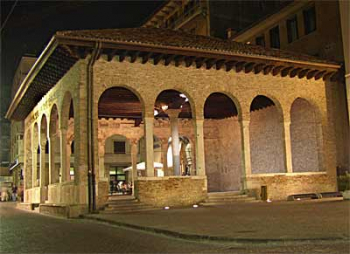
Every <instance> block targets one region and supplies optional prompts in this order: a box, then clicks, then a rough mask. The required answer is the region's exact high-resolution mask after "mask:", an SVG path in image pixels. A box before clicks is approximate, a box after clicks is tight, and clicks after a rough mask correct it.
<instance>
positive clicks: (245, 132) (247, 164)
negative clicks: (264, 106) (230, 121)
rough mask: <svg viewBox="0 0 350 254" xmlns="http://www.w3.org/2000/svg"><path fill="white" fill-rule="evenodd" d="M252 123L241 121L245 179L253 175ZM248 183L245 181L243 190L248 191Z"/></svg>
mask: <svg viewBox="0 0 350 254" xmlns="http://www.w3.org/2000/svg"><path fill="white" fill-rule="evenodd" d="M249 124H250V121H241V128H242V131H241V135H242V146H243V147H242V156H243V177H246V176H250V175H251V174H252V164H251V158H250V135H249ZM246 185H247V183H246V181H243V186H242V187H243V189H247V186H246Z"/></svg>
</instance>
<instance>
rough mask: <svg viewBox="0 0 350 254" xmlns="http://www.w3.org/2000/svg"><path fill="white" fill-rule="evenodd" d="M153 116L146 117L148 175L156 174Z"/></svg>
mask: <svg viewBox="0 0 350 254" xmlns="http://www.w3.org/2000/svg"><path fill="white" fill-rule="evenodd" d="M153 119H154V118H153V117H144V122H145V143H146V176H148V177H150V176H154V151H153Z"/></svg>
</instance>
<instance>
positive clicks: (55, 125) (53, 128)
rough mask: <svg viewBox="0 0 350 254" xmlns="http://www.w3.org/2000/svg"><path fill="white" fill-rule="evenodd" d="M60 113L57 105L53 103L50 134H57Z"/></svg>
mask: <svg viewBox="0 0 350 254" xmlns="http://www.w3.org/2000/svg"><path fill="white" fill-rule="evenodd" d="M58 124H59V115H58V109H57V105H56V104H53V105H52V107H51V111H50V122H49V136H50V137H51V136H52V135H54V134H56V133H57V132H58V128H59V126H58Z"/></svg>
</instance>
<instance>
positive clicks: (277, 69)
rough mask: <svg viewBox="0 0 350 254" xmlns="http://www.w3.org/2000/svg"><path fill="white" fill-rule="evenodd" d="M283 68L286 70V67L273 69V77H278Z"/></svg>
mask: <svg viewBox="0 0 350 254" xmlns="http://www.w3.org/2000/svg"><path fill="white" fill-rule="evenodd" d="M283 68H284V66H275V67H274V68H273V69H272V76H277V75H278V74H279V73H280V72H281V70H282V69H283Z"/></svg>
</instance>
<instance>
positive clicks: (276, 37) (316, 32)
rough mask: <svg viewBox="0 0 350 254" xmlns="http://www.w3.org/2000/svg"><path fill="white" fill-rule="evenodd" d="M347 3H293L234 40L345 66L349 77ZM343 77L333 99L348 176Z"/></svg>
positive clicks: (340, 156) (339, 147) (341, 165)
mask: <svg viewBox="0 0 350 254" xmlns="http://www.w3.org/2000/svg"><path fill="white" fill-rule="evenodd" d="M347 2H348V1H312V0H310V1H294V2H293V3H291V4H289V5H288V6H286V7H285V8H283V9H282V10H280V11H279V12H276V13H274V14H273V15H270V16H268V17H267V18H266V19H264V20H260V21H259V22H256V23H255V24H254V25H252V26H250V27H248V28H247V29H244V30H242V31H241V32H239V33H237V34H235V35H233V37H232V40H234V41H237V42H242V43H249V44H254V45H261V46H264V47H267V48H278V49H283V50H288V51H292V52H299V53H304V54H308V55H313V56H317V57H321V58H323V59H329V60H332V61H337V62H339V63H342V64H343V72H344V71H345V73H349V71H348V69H349V67H348V62H349V47H350V45H349V39H348V38H349V31H348V30H349V29H348V28H349V25H348V22H347V21H348V20H349V18H348V17H349V8H348V7H349V5H347ZM346 5H347V6H346ZM341 13H342V15H340V14H341ZM342 30H343V34H342ZM341 75H342V76H343V75H344V74H341ZM344 76H345V80H346V81H345V80H344V78H341V79H340V80H339V83H338V84H337V85H336V86H335V87H334V88H333V94H332V96H333V101H334V103H335V104H336V107H335V112H334V114H336V115H337V118H336V123H335V128H336V139H337V167H338V169H339V170H340V171H341V172H344V171H348V172H349V171H350V164H349V163H350V161H349V160H350V148H349V146H350V145H349V144H350V139H349V122H350V118H349V117H348V116H349V112H350V108H349V105H350V104H349V97H350V96H349V88H347V87H348V86H349V84H348V83H349V81H348V80H349V77H348V76H349V75H348V74H345V75H344ZM346 82H347V83H346ZM346 84H347V85H346Z"/></svg>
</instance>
